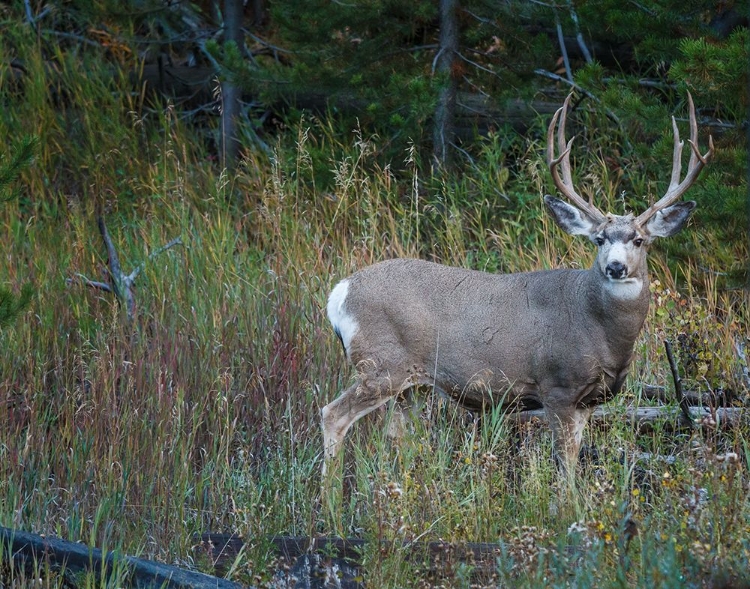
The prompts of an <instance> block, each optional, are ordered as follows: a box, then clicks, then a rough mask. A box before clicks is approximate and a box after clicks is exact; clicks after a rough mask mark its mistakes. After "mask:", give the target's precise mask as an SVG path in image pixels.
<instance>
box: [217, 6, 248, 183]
mask: <svg viewBox="0 0 750 589" xmlns="http://www.w3.org/2000/svg"><path fill="white" fill-rule="evenodd" d="M231 41H234V43H236V44H237V47H238V48H239V49H240V51H242V50H243V45H244V36H243V33H242V0H224V43H229V42H231ZM241 96H242V91H241V90H240V89H239V88H238V87H237V86H236V84H235V83H234V82H233V81H232V80H225V81H224V82H222V84H221V102H222V110H221V164H222V166H223V167H224V168H225V169H226V170H227V172H228V173H230V174H231V173H233V172H234V170H235V166H236V164H237V156H238V154H239V147H240V146H239V140H238V137H237V124H238V120H239V115H240V98H241Z"/></svg>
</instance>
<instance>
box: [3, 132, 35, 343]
mask: <svg viewBox="0 0 750 589" xmlns="http://www.w3.org/2000/svg"><path fill="white" fill-rule="evenodd" d="M35 147H36V139H35V138H32V137H25V138H23V139H22V140H21V142H20V145H19V146H18V147H17V148H16V152H15V153H14V154H12V155H11V156H10V158H9V160H8V161H6V160H5V159H4V160H3V161H2V162H0V202H7V201H10V200H11V199H13V198H15V196H16V193H15V192H14V191H12V190H11V186H12V184H13V182H14V181H15V180H16V179H17V178H18V176H19V175H20V174H21V172H22V171H23V169H24V168H26V167H27V166H28V165H29V164H30V163H31V159H32V158H33V157H34V150H35ZM30 301H31V286H30V285H28V284H26V285H24V286H23V287H22V288H21V293H20V295H18V296H16V295H14V294H13V291H12V290H11V289H9V288H7V287H5V286H2V285H0V328H3V327H5V326H7V325H9V324H10V323H11V321H13V320H14V319H15V318H16V317H17V316H18V315H19V314H20V313H21V312H22V311H23V310H24V309H25V308H26V307H27V306H28V304H29V302H30Z"/></svg>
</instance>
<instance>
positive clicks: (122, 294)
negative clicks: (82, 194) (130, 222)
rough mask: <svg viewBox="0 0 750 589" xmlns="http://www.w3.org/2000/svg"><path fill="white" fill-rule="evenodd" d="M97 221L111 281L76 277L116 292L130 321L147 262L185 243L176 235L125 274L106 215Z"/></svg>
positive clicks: (92, 285) (96, 287) (88, 284)
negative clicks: (137, 282) (135, 290)
mask: <svg viewBox="0 0 750 589" xmlns="http://www.w3.org/2000/svg"><path fill="white" fill-rule="evenodd" d="M96 223H97V225H98V226H99V233H100V234H101V236H102V240H103V241H104V245H105V247H106V248H107V257H108V259H109V271H108V274H109V277H110V279H111V283H107V282H98V281H95V280H89V279H88V278H87V277H86V276H84V275H83V274H76V277H77V278H78V279H79V280H80V281H82V282H83V283H84V284H85V285H86V286H89V287H91V288H95V289H98V290H103V291H105V292H111V293H114V295H115V297H116V298H117V301H118V302H119V303H120V304H123V305H124V306H125V312H126V315H127V320H128V322H132V321H133V320H134V319H135V310H136V305H135V292H134V288H135V280H136V278H138V276H139V275H140V273H141V272H142V271H143V269H144V268H145V267H146V263H147V262H149V261H151V260H153V259H154V258H155V257H156V256H158V255H159V254H161V253H162V252H164V251H166V250H168V249H170V248H172V247H174V246H176V245H183V243H182V238H181V237H179V236H178V237H175V238H174V239H172V240H171V241H169V242H168V243H166V244H164V245H163V246H161V247H160V248H158V249H156V250H154V251H153V252H151V254H149V256H148V258H146V259H145V260H144V261H143V262H141V263H140V264H138V265H137V266H136V267H135V269H133V271H132V272H131V273H130V274H125V273H124V272H123V271H122V265H121V264H120V256H119V255H118V254H117V248H116V247H115V244H114V242H113V241H112V238H111V237H110V235H109V231H108V230H107V225H106V224H105V222H104V217H103V216H102V215H97V218H96ZM71 282H72V279H68V283H69V284H70V283H71Z"/></svg>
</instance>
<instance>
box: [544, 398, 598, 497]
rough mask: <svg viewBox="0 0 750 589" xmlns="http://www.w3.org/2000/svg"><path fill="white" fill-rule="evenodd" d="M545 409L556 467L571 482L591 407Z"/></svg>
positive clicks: (591, 410)
mask: <svg viewBox="0 0 750 589" xmlns="http://www.w3.org/2000/svg"><path fill="white" fill-rule="evenodd" d="M545 411H546V413H547V421H548V422H549V425H550V429H551V430H552V442H553V445H554V452H555V458H556V459H557V464H558V467H559V468H560V470H561V471H562V473H563V474H565V475H566V476H567V479H568V481H569V482H571V483H573V482H574V478H575V472H576V466H577V465H578V452H579V451H580V449H581V440H582V439H583V428H584V427H586V423H588V420H589V417H591V413H592V412H593V408H591V407H587V408H584V409H577V408H575V407H565V408H560V407H557V408H551V407H546V408H545Z"/></svg>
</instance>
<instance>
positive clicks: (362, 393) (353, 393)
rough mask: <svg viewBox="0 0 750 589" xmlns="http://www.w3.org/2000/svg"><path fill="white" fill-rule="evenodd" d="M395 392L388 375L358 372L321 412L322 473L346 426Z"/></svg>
mask: <svg viewBox="0 0 750 589" xmlns="http://www.w3.org/2000/svg"><path fill="white" fill-rule="evenodd" d="M398 392H399V387H398V386H396V387H395V388H394V387H393V386H392V381H391V379H390V378H389V377H378V376H375V377H372V376H369V375H367V374H361V375H360V377H359V378H358V379H357V382H355V383H354V384H353V385H352V386H350V387H349V388H348V389H346V390H345V391H344V392H343V393H341V395H339V396H338V398H336V399H335V400H333V401H331V402H330V403H328V405H326V406H325V407H323V410H322V411H321V417H322V424H323V456H324V461H323V475H324V476H325V474H326V471H327V468H328V463H329V462H330V461H331V460H333V459H334V458H335V457H336V456H337V455H338V454H339V452H340V450H341V445H342V443H343V441H344V437H345V436H346V432H348V431H349V428H350V427H351V426H352V425H353V424H354V423H355V422H356V421H357V420H358V419H360V418H362V417H364V416H365V415H367V414H368V413H371V412H372V411H375V409H377V408H378V407H380V406H381V405H384V404H385V403H387V402H388V401H389V400H390V399H391V398H393V397H394V396H395V395H396V394H398Z"/></svg>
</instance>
